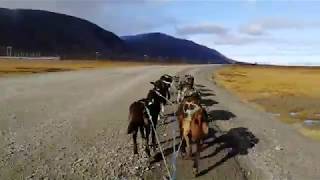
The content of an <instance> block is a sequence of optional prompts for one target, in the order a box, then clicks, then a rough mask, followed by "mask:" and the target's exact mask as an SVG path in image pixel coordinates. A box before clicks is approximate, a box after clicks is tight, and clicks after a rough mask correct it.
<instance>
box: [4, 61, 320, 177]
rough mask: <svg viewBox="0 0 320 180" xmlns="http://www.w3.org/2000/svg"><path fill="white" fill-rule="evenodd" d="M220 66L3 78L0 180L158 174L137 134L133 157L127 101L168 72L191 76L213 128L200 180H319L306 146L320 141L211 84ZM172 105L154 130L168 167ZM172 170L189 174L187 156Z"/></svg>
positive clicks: (312, 151) (157, 163) (159, 165)
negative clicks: (315, 140) (128, 133)
mask: <svg viewBox="0 0 320 180" xmlns="http://www.w3.org/2000/svg"><path fill="white" fill-rule="evenodd" d="M218 67H219V66H177V67H174V66H148V67H132V68H115V69H112V70H110V69H106V70H104V69H101V70H90V71H74V72H59V73H49V74H37V75H30V76H24V77H23V76H19V77H12V78H0V179H141V178H144V179H162V178H163V176H165V170H164V165H163V160H161V158H158V157H159V154H158V152H154V153H153V156H154V158H152V162H150V161H151V160H150V159H148V158H147V157H146V155H145V154H144V153H143V150H142V143H141V140H140V138H139V147H140V148H139V152H140V154H139V155H138V156H137V155H136V156H134V155H133V152H132V141H131V137H130V136H129V135H127V134H126V129H127V124H128V120H127V116H128V106H129V104H130V103H131V102H133V101H134V100H137V99H140V98H142V97H145V96H146V94H147V92H148V90H149V89H150V88H151V87H152V86H151V84H150V83H149V82H150V81H154V80H157V79H158V78H159V77H160V75H162V74H164V73H169V74H176V73H177V74H193V75H195V79H196V84H197V87H198V88H199V89H200V90H201V92H202V95H203V97H204V100H203V105H204V106H205V107H206V108H207V110H208V112H209V117H210V121H211V122H210V127H211V133H210V137H209V138H208V139H207V140H206V141H205V142H206V145H205V146H204V147H203V152H202V153H201V161H200V174H199V177H197V179H219V180H223V179H319V177H320V176H319V175H320V173H319V172H320V170H319V168H320V166H319V164H320V161H319V156H317V155H318V154H317V149H316V148H312V147H319V146H317V145H316V143H315V142H313V141H311V140H305V138H303V137H301V136H299V135H298V134H297V133H295V131H294V130H291V129H290V127H289V126H287V125H284V124H281V123H280V122H278V121H277V120H275V119H273V118H272V117H271V115H269V114H267V113H264V112H258V111H256V110H255V109H254V108H253V107H250V106H248V105H245V104H243V103H241V102H240V101H238V99H237V98H236V97H234V96H232V95H230V94H228V93H227V92H225V91H224V90H223V89H221V88H219V87H217V86H216V85H215V84H214V83H213V82H212V81H211V73H212V71H213V70H214V69H215V68H218ZM173 109H174V107H173V106H172V107H171V106H167V107H166V114H167V115H166V119H165V120H161V123H160V126H159V129H158V132H159V135H160V139H161V140H160V141H161V142H162V146H163V148H164V150H165V154H166V159H167V161H168V162H169V164H171V159H172V147H173V141H172V134H173V130H172V129H174V128H176V123H175V122H171V120H172V117H171V116H172V112H173ZM170 114H171V115H170ZM246 128H247V129H246ZM175 133H176V135H177V131H176V132H175ZM178 142H179V139H178V138H177V139H176V143H178ZM300 145H301V146H300ZM306 147H310V148H306ZM318 149H319V148H318ZM150 163H151V164H150ZM176 176H177V179H192V164H191V160H182V159H181V158H180V157H178V160H177V172H176Z"/></svg>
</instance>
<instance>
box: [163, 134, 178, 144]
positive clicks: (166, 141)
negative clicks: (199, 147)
mask: <svg viewBox="0 0 320 180" xmlns="http://www.w3.org/2000/svg"><path fill="white" fill-rule="evenodd" d="M180 139H181V138H180V136H176V141H177V142H180ZM172 141H173V138H170V139H166V140H163V141H161V142H160V144H164V143H168V142H172Z"/></svg>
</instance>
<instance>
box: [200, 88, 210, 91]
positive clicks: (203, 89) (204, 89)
mask: <svg viewBox="0 0 320 180" xmlns="http://www.w3.org/2000/svg"><path fill="white" fill-rule="evenodd" d="M199 91H201V92H213V90H211V89H207V88H200V89H199Z"/></svg>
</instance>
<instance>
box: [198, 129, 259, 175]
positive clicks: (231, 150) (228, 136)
mask: <svg viewBox="0 0 320 180" xmlns="http://www.w3.org/2000/svg"><path fill="white" fill-rule="evenodd" d="M258 142H259V139H258V138H257V137H255V136H254V134H253V133H252V132H250V131H249V130H248V129H247V128H244V127H239V128H233V129H230V130H229V131H228V132H227V133H225V134H223V135H221V136H219V137H217V138H215V139H214V140H213V141H211V142H209V143H207V147H206V148H208V147H211V146H213V145H215V144H218V145H219V146H218V147H217V148H216V150H215V151H214V152H213V153H211V154H209V155H206V156H203V157H201V159H206V158H210V157H213V156H215V155H217V154H218V153H220V152H221V151H225V152H227V154H226V155H225V156H224V157H223V158H222V159H220V160H219V161H217V162H216V163H215V164H213V165H211V166H209V167H208V168H206V169H204V170H203V171H201V172H200V173H199V176H202V175H205V174H207V173H208V172H209V171H211V170H213V169H214V168H216V167H218V166H220V165H222V164H223V163H224V162H226V161H227V160H228V159H230V158H233V157H235V156H237V155H247V154H248V150H249V149H251V148H253V147H254V146H255V145H256V144H257V143H258Z"/></svg>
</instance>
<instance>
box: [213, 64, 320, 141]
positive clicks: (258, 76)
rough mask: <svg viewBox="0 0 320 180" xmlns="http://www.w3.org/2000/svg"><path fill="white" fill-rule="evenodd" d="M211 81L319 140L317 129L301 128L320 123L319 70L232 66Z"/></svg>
mask: <svg viewBox="0 0 320 180" xmlns="http://www.w3.org/2000/svg"><path fill="white" fill-rule="evenodd" d="M214 78H215V81H216V82H217V83H218V84H220V85H222V86H224V87H225V88H226V89H228V90H230V91H231V92H233V93H235V94H237V95H238V96H239V97H240V98H241V99H242V100H244V101H246V102H251V103H254V104H255V105H257V106H258V107H260V108H262V109H264V110H266V111H268V112H272V113H274V114H275V115H277V116H279V117H280V119H281V120H282V121H284V122H286V123H292V124H294V126H295V127H298V130H299V131H300V132H301V133H302V134H304V135H306V136H309V137H312V138H316V139H320V129H319V128H310V127H309V128H306V127H305V126H303V125H302V124H303V123H302V122H303V121H304V120H307V119H311V120H315V121H317V120H319V121H320V86H319V82H320V68H310V67H275V66H240V65H236V66H229V67H226V68H222V69H220V70H219V71H217V72H216V73H215V74H214ZM297 122H298V123H297ZM300 122H301V123H300Z"/></svg>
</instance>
